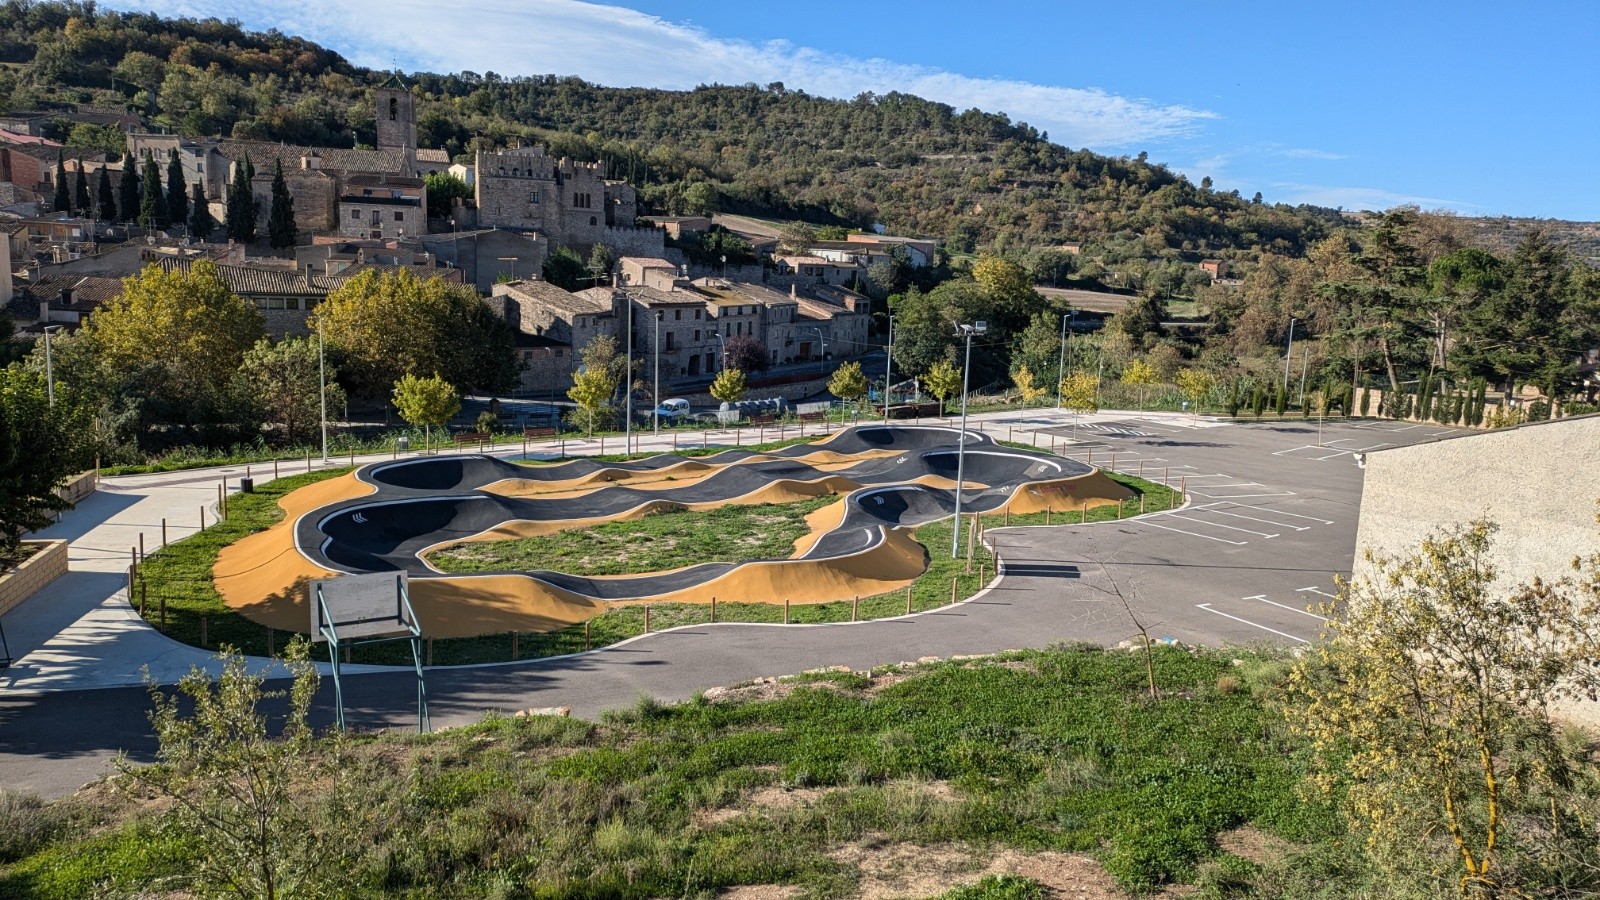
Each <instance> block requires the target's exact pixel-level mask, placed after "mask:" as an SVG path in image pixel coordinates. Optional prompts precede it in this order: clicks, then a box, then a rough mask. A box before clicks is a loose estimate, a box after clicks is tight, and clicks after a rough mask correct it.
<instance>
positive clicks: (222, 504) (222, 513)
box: [217, 478, 228, 522]
mask: <svg viewBox="0 0 1600 900" xmlns="http://www.w3.org/2000/svg"><path fill="white" fill-rule="evenodd" d="M227 483H228V479H226V478H224V479H222V483H221V484H218V485H217V518H218V519H219V520H220V521H223V522H226V521H228V495H227V493H226V491H227V487H226V485H227Z"/></svg>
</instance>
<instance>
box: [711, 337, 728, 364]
mask: <svg viewBox="0 0 1600 900" xmlns="http://www.w3.org/2000/svg"><path fill="white" fill-rule="evenodd" d="M711 336H712V337H714V338H716V339H717V346H718V347H721V348H722V367H721V369H718V370H717V371H719V372H720V371H722V369H726V368H728V342H727V341H725V340H723V339H722V332H720V331H713V332H711Z"/></svg>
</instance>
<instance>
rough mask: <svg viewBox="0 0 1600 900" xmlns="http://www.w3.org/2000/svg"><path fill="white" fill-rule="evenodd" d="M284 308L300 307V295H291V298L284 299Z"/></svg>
mask: <svg viewBox="0 0 1600 900" xmlns="http://www.w3.org/2000/svg"><path fill="white" fill-rule="evenodd" d="M283 308H284V309H299V308H300V298H299V297H291V298H290V299H288V300H285V301H283Z"/></svg>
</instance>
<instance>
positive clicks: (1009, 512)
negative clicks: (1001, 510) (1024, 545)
mask: <svg viewBox="0 0 1600 900" xmlns="http://www.w3.org/2000/svg"><path fill="white" fill-rule="evenodd" d="M1006 524H1007V525H1010V524H1011V507H1009V506H1008V507H1006Z"/></svg>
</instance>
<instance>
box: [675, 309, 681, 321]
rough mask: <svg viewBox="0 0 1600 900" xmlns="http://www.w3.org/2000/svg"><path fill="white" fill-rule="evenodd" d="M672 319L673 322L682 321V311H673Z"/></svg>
mask: <svg viewBox="0 0 1600 900" xmlns="http://www.w3.org/2000/svg"><path fill="white" fill-rule="evenodd" d="M672 318H673V319H674V320H677V321H682V319H683V310H681V309H675V310H673V311H672Z"/></svg>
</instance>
